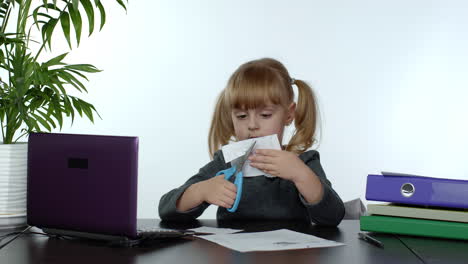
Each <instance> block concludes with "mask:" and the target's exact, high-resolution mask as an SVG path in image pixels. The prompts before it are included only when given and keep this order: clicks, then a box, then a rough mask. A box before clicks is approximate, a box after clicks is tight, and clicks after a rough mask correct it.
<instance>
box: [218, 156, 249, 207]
mask: <svg viewBox="0 0 468 264" xmlns="http://www.w3.org/2000/svg"><path fill="white" fill-rule="evenodd" d="M235 172H236V166H235V165H234V166H232V167H231V168H229V169H225V170H222V171H218V173H216V176H218V175H221V174H224V179H226V180H229V179H230V178H231V177H232V175H234V173H235ZM235 177H236V179H235V180H234V184H235V185H236V187H237V194H236V200H235V201H234V204H233V205H232V207H231V208H228V209H227V210H228V212H231V213H233V212H235V211H236V210H237V206H238V205H239V201H240V198H241V195H242V182H243V178H244V175H243V174H242V171H241V172H239V173H238V174H237V175H236V176H235Z"/></svg>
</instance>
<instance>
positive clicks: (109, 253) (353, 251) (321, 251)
mask: <svg viewBox="0 0 468 264" xmlns="http://www.w3.org/2000/svg"><path fill="white" fill-rule="evenodd" d="M139 224H142V225H150V226H154V225H156V226H161V227H171V228H193V227H198V226H201V225H204V226H212V227H230V228H237V229H244V230H246V231H252V232H253V231H268V230H275V229H280V228H288V229H291V230H295V231H299V232H303V233H309V234H312V235H315V236H318V237H322V238H325V239H330V240H335V241H338V242H342V243H345V244H346V245H345V246H339V247H331V248H316V249H302V250H288V251H274V252H250V253H240V252H237V251H233V250H230V249H228V248H225V247H222V246H220V245H217V244H214V243H211V242H208V241H205V240H202V239H197V238H190V239H175V240H172V241H162V242H161V241H160V242H155V243H152V244H150V245H145V246H141V247H135V248H111V247H106V246H103V245H101V244H94V243H93V244H89V243H83V242H82V241H76V240H62V239H55V238H49V237H45V236H41V235H33V234H28V235H25V236H22V237H19V238H18V239H16V240H15V241H13V242H12V243H10V244H9V245H7V246H6V247H5V248H3V249H2V250H0V263H15V264H23V263H24V264H26V263H70V264H72V263H80V264H82V263H95V262H96V261H99V262H105V263H115V264H120V263H121V264H124V263H125V264H126V263H132V264H133V263H135V264H136V263H138V264H139V263H195V264H196V263H200V264H208V263H269V264H275V263H288V262H289V263H379V264H380V263H422V262H421V260H419V259H418V257H417V256H416V255H415V254H413V253H412V252H411V251H410V250H409V249H408V248H407V246H406V245H405V243H406V242H402V241H403V240H401V241H400V240H399V239H398V238H396V237H395V236H392V235H380V234H379V235H376V237H378V238H379V239H380V240H381V241H382V242H383V243H384V244H385V249H381V248H377V247H375V246H373V245H370V244H368V243H366V242H364V241H361V240H359V239H358V238H357V233H358V232H359V221H357V220H344V221H342V223H341V224H340V225H339V226H338V227H337V228H326V227H315V226H310V225H307V224H305V223H294V222H234V223H229V222H224V223H223V222H217V221H216V220H199V221H197V222H193V223H190V224H170V225H169V224H166V223H164V222H160V221H159V220H149V219H142V220H139ZM1 233H5V232H1ZM408 239H413V240H411V241H410V240H408V241H407V242H408V243H412V244H417V245H419V244H418V243H419V242H418V241H419V240H423V239H417V238H408ZM3 242H4V241H3ZM443 242H444V243H449V242H447V241H445V240H444V241H443ZM460 243H463V242H460ZM434 245H435V244H434ZM425 246H426V245H425V244H424V245H423V244H421V247H423V248H424V247H425ZM461 246H466V244H465V243H463V245H461ZM465 248H466V247H465ZM460 251H462V250H460ZM460 254H462V253H460ZM460 254H459V255H457V257H460V256H461V255H460ZM463 254H464V257H463V260H465V261H466V259H467V256H468V254H467V253H466V250H465V252H463ZM460 261H461V260H460ZM445 263H447V262H445Z"/></svg>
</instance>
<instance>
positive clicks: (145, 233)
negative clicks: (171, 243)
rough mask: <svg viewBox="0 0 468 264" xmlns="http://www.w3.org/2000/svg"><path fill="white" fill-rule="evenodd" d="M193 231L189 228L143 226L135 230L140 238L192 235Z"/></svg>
mask: <svg viewBox="0 0 468 264" xmlns="http://www.w3.org/2000/svg"><path fill="white" fill-rule="evenodd" d="M194 233H195V232H193V231H190V230H177V229H165V228H159V227H158V228H154V227H145V228H139V229H138V230H137V234H138V237H140V238H166V237H183V236H188V235H193V234H194Z"/></svg>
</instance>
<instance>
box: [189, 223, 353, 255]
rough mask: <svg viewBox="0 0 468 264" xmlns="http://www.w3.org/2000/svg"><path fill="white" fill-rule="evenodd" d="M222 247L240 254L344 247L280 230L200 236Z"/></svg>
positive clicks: (317, 238) (302, 234) (329, 241)
mask: <svg viewBox="0 0 468 264" xmlns="http://www.w3.org/2000/svg"><path fill="white" fill-rule="evenodd" d="M198 237H199V238H202V239H205V240H208V241H211V242H213V243H216V244H219V245H221V246H224V247H227V248H230V249H233V250H237V251H239V252H249V251H275V250H290V249H304V248H319V247H335V246H343V245H344V244H343V243H338V242H335V241H331V240H326V239H323V238H319V237H316V236H312V235H308V234H304V233H299V232H295V231H291V230H288V229H280V230H275V231H267V232H254V233H239V234H219V235H209V236H198Z"/></svg>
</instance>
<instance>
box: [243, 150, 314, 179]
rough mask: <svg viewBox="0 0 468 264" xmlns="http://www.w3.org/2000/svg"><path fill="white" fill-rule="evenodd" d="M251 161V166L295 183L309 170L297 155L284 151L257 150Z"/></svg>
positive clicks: (250, 158)
mask: <svg viewBox="0 0 468 264" xmlns="http://www.w3.org/2000/svg"><path fill="white" fill-rule="evenodd" d="M249 160H250V166H252V167H254V168H257V169H259V170H262V171H264V172H266V173H268V174H271V175H273V176H277V177H280V178H283V179H285V180H290V181H293V182H295V181H296V180H298V179H299V177H300V176H302V175H306V174H307V170H309V167H307V165H305V164H304V162H303V161H302V160H301V159H299V157H298V156H297V155H296V154H294V153H292V152H289V151H284V150H277V149H257V150H255V154H254V155H251V156H250V157H249Z"/></svg>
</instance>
